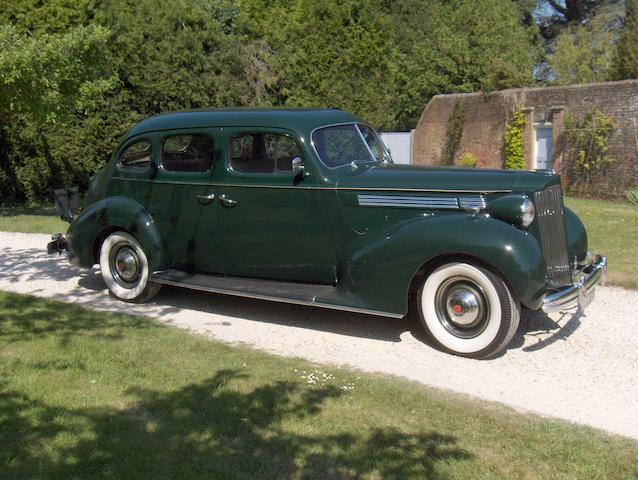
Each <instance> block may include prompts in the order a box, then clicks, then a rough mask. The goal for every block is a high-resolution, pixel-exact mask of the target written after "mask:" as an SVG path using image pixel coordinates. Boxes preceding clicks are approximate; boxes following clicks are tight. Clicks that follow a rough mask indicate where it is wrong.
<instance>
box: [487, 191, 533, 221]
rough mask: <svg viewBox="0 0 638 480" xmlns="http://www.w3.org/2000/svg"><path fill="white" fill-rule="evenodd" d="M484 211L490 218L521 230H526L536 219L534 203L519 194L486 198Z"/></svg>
mask: <svg viewBox="0 0 638 480" xmlns="http://www.w3.org/2000/svg"><path fill="white" fill-rule="evenodd" d="M485 210H486V212H487V213H489V214H490V216H492V217H494V218H498V219H500V220H504V221H506V222H509V223H512V224H514V225H516V226H518V227H521V228H528V227H529V226H530V225H531V224H532V223H533V222H534V218H536V208H535V207H534V202H532V200H531V199H530V198H529V197H528V196H527V195H523V194H520V193H509V194H506V195H501V196H498V197H496V198H492V199H490V198H489V197H488V201H487V205H486V208H485Z"/></svg>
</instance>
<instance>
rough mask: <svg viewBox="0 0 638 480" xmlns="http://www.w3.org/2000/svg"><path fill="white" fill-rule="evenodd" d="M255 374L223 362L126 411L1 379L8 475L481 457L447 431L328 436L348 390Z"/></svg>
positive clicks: (345, 467) (328, 466) (359, 469)
mask: <svg viewBox="0 0 638 480" xmlns="http://www.w3.org/2000/svg"><path fill="white" fill-rule="evenodd" d="M245 378H246V377H245V375H244V374H242V373H240V372H239V371H236V370H220V371H218V372H217V373H215V374H214V375H212V376H211V377H210V378H209V379H208V380H206V381H203V382H201V383H197V384H191V385H187V386H185V387H183V388H181V389H179V390H176V391H170V392H162V391H155V390H146V389H133V390H130V391H128V392H127V396H128V397H129V398H130V403H129V404H128V405H127V406H126V407H125V408H122V409H115V408H106V407H102V408H62V407H59V406H54V405H50V404H47V403H45V402H44V401H42V400H40V399H32V398H29V397H28V396H27V395H25V394H24V393H22V392H19V391H17V390H15V389H10V388H8V387H7V386H6V385H3V384H2V383H0V392H1V393H0V477H2V478H97V479H101V478H136V479H144V478H153V479H154V478H233V479H234V478H251V479H252V478H291V477H297V478H321V479H324V478H331V479H335V478H336V479H338V478H362V477H365V476H374V477H380V478H396V479H403V478H425V479H441V478H444V477H443V475H441V474H440V473H439V472H438V471H437V464H439V463H440V464H447V463H455V462H460V461H466V460H469V459H471V458H472V455H471V454H470V453H468V452H466V451H463V450H462V449H460V448H459V447H457V446H456V440H455V438H454V437H451V436H447V435H440V434H438V433H436V432H426V433H419V434H407V433H403V432H400V431H398V430H395V429H383V428H373V429H370V430H368V431H366V433H356V432H354V433H336V434H325V433H322V432H323V431H324V430H326V431H329V432H331V431H334V430H335V428H334V426H332V428H327V429H323V430H322V428H321V426H319V427H316V420H315V418H314V417H315V416H317V415H318V414H319V413H320V412H321V410H322V407H323V406H324V404H325V402H327V401H330V400H332V399H337V398H338V397H340V396H341V394H342V392H341V391H340V390H339V389H337V388H336V387H317V388H310V389H309V388H303V387H301V386H300V385H298V384H295V383H289V382H276V383H273V384H262V385H261V386H259V387H257V388H255V389H253V390H251V391H245V390H246V389H245V388H242V385H241V382H242V379H245ZM340 401H344V400H340ZM300 422H302V423H301V424H300ZM290 425H296V428H290ZM313 425H315V427H316V428H315V427H313ZM336 430H339V426H338V425H337V428H336ZM317 431H318V432H319V433H316V432H317Z"/></svg>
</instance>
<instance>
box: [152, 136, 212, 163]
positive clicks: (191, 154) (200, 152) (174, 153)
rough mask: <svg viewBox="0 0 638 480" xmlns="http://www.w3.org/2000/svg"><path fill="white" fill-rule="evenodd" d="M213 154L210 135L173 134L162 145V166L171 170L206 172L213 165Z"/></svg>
mask: <svg viewBox="0 0 638 480" xmlns="http://www.w3.org/2000/svg"><path fill="white" fill-rule="evenodd" d="M213 155H214V149H213V139H212V137H210V136H209V135H206V134H201V133H195V134H188V135H172V136H170V137H166V138H165V139H164V143H163V145H162V167H164V169H165V170H168V171H171V172H206V171H208V170H210V167H212V165H213Z"/></svg>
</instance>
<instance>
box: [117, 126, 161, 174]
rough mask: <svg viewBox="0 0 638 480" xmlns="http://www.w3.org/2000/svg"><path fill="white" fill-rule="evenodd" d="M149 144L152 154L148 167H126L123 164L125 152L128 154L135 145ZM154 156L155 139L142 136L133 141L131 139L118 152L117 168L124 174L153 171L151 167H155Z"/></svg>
mask: <svg viewBox="0 0 638 480" xmlns="http://www.w3.org/2000/svg"><path fill="white" fill-rule="evenodd" d="M144 141H145V142H147V143H148V144H149V146H150V150H151V151H150V154H149V162H148V165H146V166H144V167H140V166H137V165H126V164H124V163H122V156H123V155H124V152H126V151H127V150H128V149H129V148H130V147H132V146H133V145H135V144H136V143H140V142H144ZM153 155H154V147H153V139H152V138H151V137H149V136H146V135H145V136H140V137H136V138H133V139H130V140H129V141H128V142H126V143H125V144H124V145H122V147H121V148H120V149H119V150H118V154H117V168H118V170H120V171H123V172H138V173H141V172H146V171H150V170H151V166H152V165H153Z"/></svg>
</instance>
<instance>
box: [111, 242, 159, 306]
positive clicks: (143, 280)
mask: <svg viewBox="0 0 638 480" xmlns="http://www.w3.org/2000/svg"><path fill="white" fill-rule="evenodd" d="M100 270H101V271H102V278H103V279H104V283H106V286H107V287H108V288H109V290H110V291H111V293H112V294H113V295H114V296H116V297H117V298H119V299H120V300H124V301H127V302H135V303H142V302H145V301H147V300H150V299H151V298H153V297H154V296H155V295H157V292H159V290H160V288H161V285H160V284H158V283H153V282H150V281H149V277H150V272H149V267H148V259H147V257H146V254H145V253H144V250H143V249H142V246H141V245H140V243H139V242H138V241H137V239H136V238H135V237H134V236H133V235H131V234H129V233H126V232H115V233H112V234H110V235H109V236H108V237H106V239H105V240H104V242H103V243H102V247H101V248H100Z"/></svg>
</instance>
